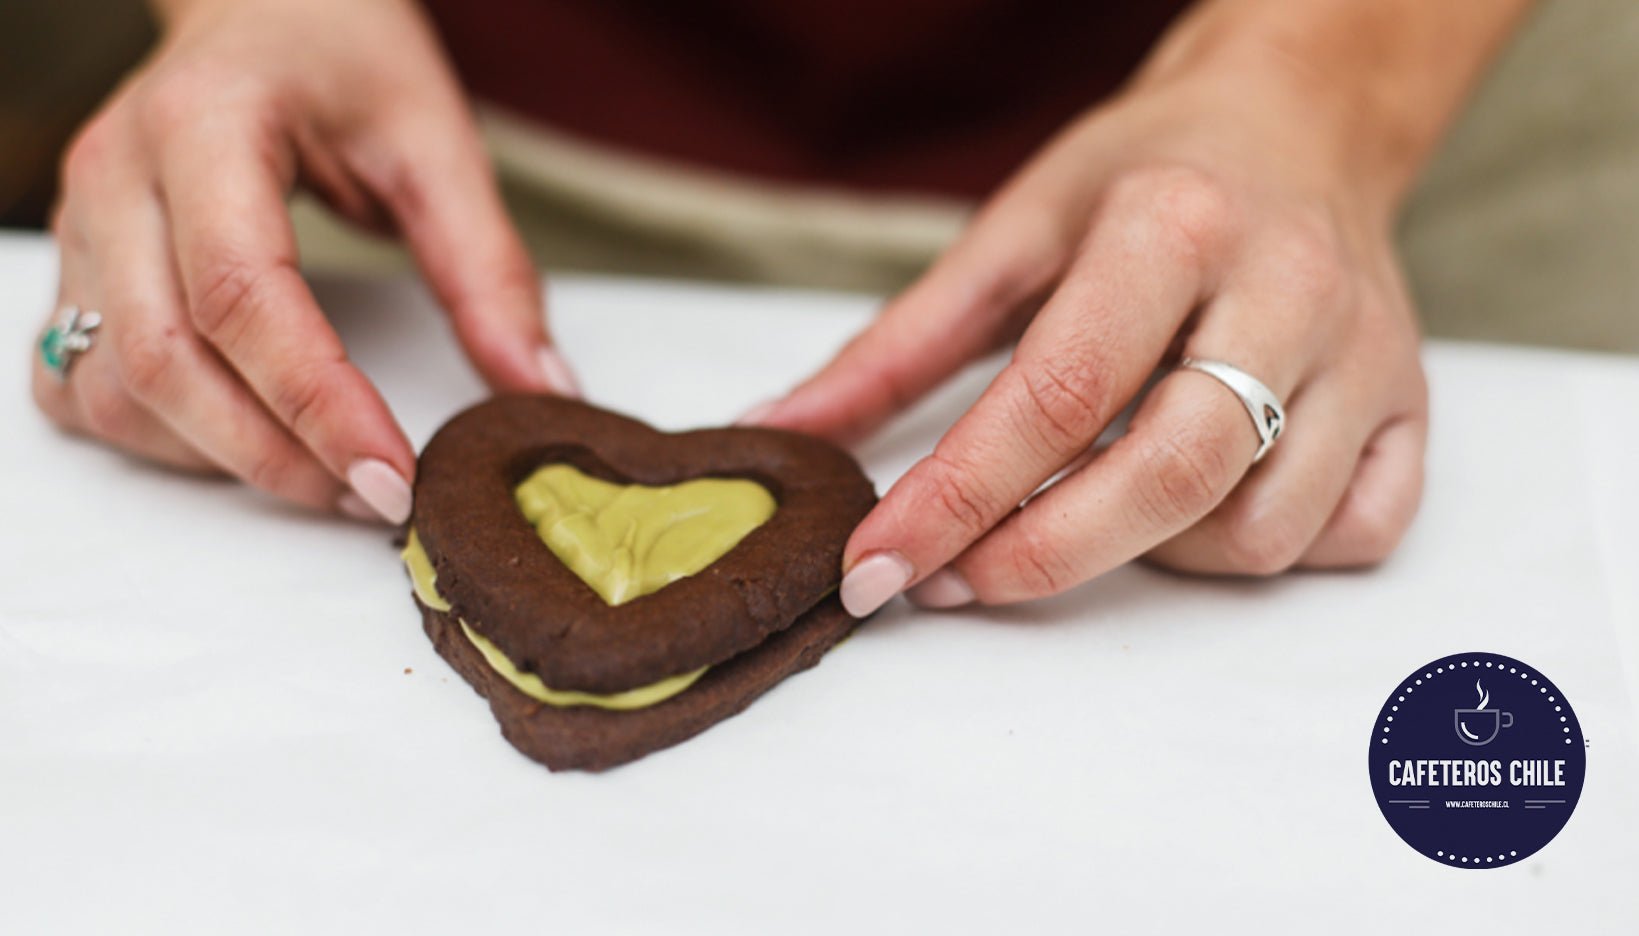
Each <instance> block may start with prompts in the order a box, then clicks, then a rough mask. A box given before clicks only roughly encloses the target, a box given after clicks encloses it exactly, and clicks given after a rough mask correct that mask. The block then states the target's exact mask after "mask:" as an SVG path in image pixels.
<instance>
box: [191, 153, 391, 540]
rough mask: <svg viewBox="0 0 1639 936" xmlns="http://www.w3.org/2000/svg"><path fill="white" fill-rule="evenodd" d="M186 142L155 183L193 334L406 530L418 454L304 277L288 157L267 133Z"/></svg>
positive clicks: (328, 465) (334, 470)
mask: <svg viewBox="0 0 1639 936" xmlns="http://www.w3.org/2000/svg"><path fill="white" fill-rule="evenodd" d="M190 130H191V132H187V133H186V138H185V139H182V140H177V141H174V142H173V144H172V145H170V146H167V147H165V148H164V152H163V154H162V155H161V157H160V161H161V171H160V175H161V185H162V188H163V189H164V197H165V202H166V206H167V210H168V212H169V215H170V220H171V229H172V239H173V244H174V246H175V249H176V260H177V265H178V269H179V272H180V278H181V281H182V284H183V291H184V294H185V297H186V301H187V306H188V312H189V316H190V317H191V319H192V320H193V323H194V326H195V328H197V329H198V331H199V333H200V334H201V335H202V336H204V338H205V339H206V340H207V341H209V342H210V343H211V344H212V345H213V346H214V347H215V348H216V349H217V350H218V351H219V352H220V353H221V354H222V356H223V357H224V358H225V359H226V360H227V361H228V363H229V365H230V366H232V367H233V369H234V370H236V371H237V372H238V373H239V374H240V376H241V377H243V379H244V380H245V382H246V383H247V384H248V385H249V386H250V387H251V389H252V390H253V391H254V392H255V393H256V395H257V396H258V397H259V398H260V399H261V400H262V402H263V403H264V404H265V405H266V406H267V408H268V409H269V410H270V411H271V412H272V413H273V414H274V416H275V417H276V418H277V419H278V420H279V421H280V422H282V423H283V424H284V425H285V426H287V427H288V428H289V429H290V431H291V433H292V434H293V435H294V436H295V437H296V438H297V439H299V440H300V441H301V442H302V443H303V444H304V445H305V446H307V448H308V449H309V450H311V451H312V452H313V454H314V455H315V456H316V457H317V458H318V459H319V461H320V462H321V463H322V464H323V465H324V466H325V467H326V468H327V469H329V470H330V471H331V472H332V473H333V474H335V476H336V477H338V478H342V479H345V480H346V481H347V483H348V484H349V485H351V486H352V488H353V489H354V491H355V492H356V493H357V494H358V495H359V496H360V497H361V498H363V499H364V500H365V501H366V502H367V503H369V504H370V506H371V507H373V508H375V509H376V510H377V511H378V512H379V513H381V514H382V516H384V517H386V518H387V519H388V520H389V521H391V522H403V520H405V519H407V518H408V516H409V511H410V486H409V479H410V478H411V477H413V475H414V471H415V454H414V451H413V450H412V449H411V447H410V443H409V441H408V440H407V439H406V438H405V437H404V433H403V431H402V430H401V429H400V428H399V427H398V424H397V423H396V421H395V420H394V419H393V416H392V413H391V412H390V411H389V410H388V408H387V403H386V401H384V400H383V399H382V398H381V395H380V393H378V392H377V391H376V389H375V387H374V386H373V385H372V384H371V383H370V381H369V379H368V378H366V377H365V376H364V374H363V373H362V372H360V371H359V370H358V368H357V367H355V366H354V365H353V364H352V362H351V361H350V360H348V357H347V352H346V349H345V348H343V347H342V343H341V339H340V338H339V337H338V336H337V335H336V332H335V330H334V329H333V328H332V327H331V326H330V322H329V321H328V320H327V319H326V318H325V316H324V313H323V312H322V311H320V309H319V306H318V303H317V301H316V300H315V299H314V298H313V294H312V292H311V291H309V289H308V288H307V284H306V283H305V282H304V281H303V279H302V277H301V274H300V272H299V271H298V269H297V265H296V242H295V235H294V233H293V231H292V230H291V226H290V219H289V216H288V214H287V213H286V209H285V204H284V194H285V188H286V187H287V185H288V179H289V178H290V171H291V166H290V156H289V153H288V150H286V149H285V148H284V147H283V146H282V145H280V144H279V143H278V142H277V141H276V139H274V138H273V136H272V134H271V133H270V132H268V131H266V130H259V129H250V128H246V127H211V126H210V125H209V124H205V125H200V126H196V127H193V128H190Z"/></svg>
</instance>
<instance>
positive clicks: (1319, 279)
mask: <svg viewBox="0 0 1639 936" xmlns="http://www.w3.org/2000/svg"><path fill="white" fill-rule="evenodd" d="M1271 254H1272V257H1271V259H1272V261H1273V262H1274V263H1276V264H1277V265H1278V269H1279V270H1280V272H1281V276H1282V278H1283V280H1284V281H1285V282H1286V284H1287V288H1289V289H1290V290H1291V291H1292V292H1293V294H1294V295H1296V296H1297V297H1298V298H1301V299H1304V300H1307V301H1309V302H1310V303H1311V304H1314V305H1321V306H1332V305H1336V304H1338V303H1339V301H1340V300H1341V298H1342V296H1343V295H1344V292H1345V289H1346V287H1347V284H1348V277H1347V274H1346V271H1345V266H1344V262H1343V248H1342V245H1341V244H1340V243H1339V242H1338V238H1337V235H1336V233H1335V232H1334V231H1333V230H1332V228H1331V227H1330V226H1329V225H1327V224H1325V223H1324V222H1321V221H1318V220H1307V221H1300V222H1296V223H1294V224H1293V225H1291V226H1290V227H1289V228H1288V229H1287V230H1286V231H1285V232H1283V233H1282V234H1281V235H1279V237H1278V238H1277V239H1276V240H1275V243H1274V246H1273V248H1272V250H1271Z"/></svg>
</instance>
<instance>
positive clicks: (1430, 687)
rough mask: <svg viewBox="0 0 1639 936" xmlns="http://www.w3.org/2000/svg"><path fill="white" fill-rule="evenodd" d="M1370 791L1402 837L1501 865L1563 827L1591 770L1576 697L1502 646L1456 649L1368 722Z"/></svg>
mask: <svg viewBox="0 0 1639 936" xmlns="http://www.w3.org/2000/svg"><path fill="white" fill-rule="evenodd" d="M1368 759H1369V761H1370V763H1371V778H1372V792H1373V793H1374V794H1376V796H1377V805H1378V808H1380V809H1382V810H1383V817H1384V818H1385V819H1387V820H1388V821H1389V825H1390V826H1392V827H1393V828H1394V831H1395V832H1397V833H1399V835H1400V837H1401V838H1402V839H1405V841H1406V844H1407V845H1410V846H1411V847H1412V848H1415V849H1417V850H1418V851H1419V852H1422V853H1423V854H1424V855H1427V856H1428V857H1430V858H1432V859H1434V860H1435V861H1438V862H1440V863H1441V864H1446V865H1451V866H1452V867H1455V868H1496V867H1500V866H1502V865H1510V864H1513V863H1514V862H1517V861H1519V860H1520V859H1522V858H1525V857H1527V856H1528V855H1531V854H1532V853H1534V852H1536V851H1537V849H1539V848H1541V847H1543V846H1544V845H1547V844H1548V843H1549V842H1550V841H1552V840H1553V837H1554V836H1555V835H1558V834H1559V830H1560V829H1562V828H1564V827H1565V822H1566V820H1568V819H1570V818H1571V811H1572V810H1573V809H1575V808H1576V801H1577V799H1578V798H1579V797H1580V796H1581V795H1582V777H1583V774H1584V773H1585V771H1586V767H1587V752H1586V751H1585V750H1584V747H1583V740H1582V729H1581V727H1580V726H1579V725H1578V724H1577V722H1576V714H1575V713H1574V712H1572V711H1571V703H1570V701H1569V700H1567V699H1566V698H1565V694H1564V693H1562V692H1560V690H1559V689H1558V687H1556V686H1555V685H1554V684H1553V683H1552V682H1550V681H1549V680H1548V677H1546V676H1544V675H1542V674H1541V673H1539V672H1537V671H1536V670H1535V669H1533V668H1531V667H1529V666H1526V665H1525V664H1524V663H1521V662H1520V661H1518V660H1514V659H1510V658H1508V657H1505V656H1499V655H1497V654H1495V653H1459V654H1456V655H1453V656H1449V657H1446V658H1445V659H1441V660H1435V661H1434V662H1432V663H1430V664H1428V665H1427V666H1424V667H1423V668H1421V669H1419V670H1417V671H1416V672H1414V673H1412V674H1411V675H1410V676H1407V677H1406V678H1405V679H1403V680H1401V682H1400V685H1399V686H1398V687H1396V689H1395V690H1394V692H1392V693H1390V695H1389V699H1388V701H1387V702H1384V703H1383V711H1381V712H1379V713H1378V715H1377V723H1376V725H1375V726H1374V727H1373V728H1372V740H1371V756H1370V757H1369V758H1368Z"/></svg>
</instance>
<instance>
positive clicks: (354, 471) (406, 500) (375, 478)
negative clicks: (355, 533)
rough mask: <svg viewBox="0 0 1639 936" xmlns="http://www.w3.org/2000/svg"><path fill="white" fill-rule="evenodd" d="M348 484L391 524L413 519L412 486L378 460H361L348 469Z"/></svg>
mask: <svg viewBox="0 0 1639 936" xmlns="http://www.w3.org/2000/svg"><path fill="white" fill-rule="evenodd" d="M347 483H348V484H349V485H351V486H352V488H353V492H354V493H356V494H358V496H359V498H360V499H361V500H363V501H364V502H365V503H366V504H368V505H370V509H372V510H374V511H375V512H376V513H377V514H378V515H379V516H381V518H382V519H384V520H386V521H387V522H388V523H403V522H404V521H406V520H408V519H410V485H409V482H407V481H405V480H404V479H403V478H402V477H401V476H400V475H399V473H398V472H396V471H394V470H393V467H392V466H391V465H389V464H387V463H386V462H384V461H382V460H381V459H379V458H361V459H359V460H358V461H356V462H354V463H353V466H352V467H351V468H348V469H347Z"/></svg>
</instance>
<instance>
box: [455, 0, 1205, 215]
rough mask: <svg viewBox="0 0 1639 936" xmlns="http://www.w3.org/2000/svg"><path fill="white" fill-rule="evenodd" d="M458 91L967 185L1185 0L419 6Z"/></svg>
mask: <svg viewBox="0 0 1639 936" xmlns="http://www.w3.org/2000/svg"><path fill="white" fill-rule="evenodd" d="M424 2H425V5H426V6H427V8H428V9H429V10H430V11H431V13H432V16H433V18H434V20H435V21H436V22H437V24H438V27H439V30H440V32H441V33H442V35H443V38H444V41H445V43H446V45H447V47H448V49H449V51H450V54H451V56H452V57H453V58H454V60H455V65H456V68H457V70H458V71H459V72H460V74H461V76H462V78H463V80H464V81H465V82H466V84H467V87H468V88H469V89H470V90H471V91H473V92H474V93H475V94H476V95H478V96H479V97H481V98H484V99H486V100H489V101H492V102H494V103H496V104H499V105H501V106H503V107H506V108H508V109H510V110H512V111H515V112H518V113H521V114H523V115H525V116H528V117H533V118H536V119H538V120H540V121H543V122H545V123H548V124H551V125H553V126H556V127H559V128H562V129H565V130H568V131H571V132H574V133H578V134H581V135H583V136H588V137H592V138H594V139H597V140H601V141H604V142H608V143H613V144H617V145H621V146H625V147H629V148H633V149H636V150H640V151H644V152H649V153H654V154H657V155H662V156H666V157H670V158H673V159H677V160H682V161H685V162H692V163H698V164H705V165H709V166H714V167H718V168H723V169H728V170H732V171H736V172H740V173H746V174H750V175H754V176H761V177H765V178H770V179H781V180H793V181H802V182H822V183H830V184H835V185H843V186H851V187H859V188H866V189H875V190H885V189H893V190H910V191H923V192H935V193H946V194H953V195H961V196H980V195H983V194H985V193H987V192H989V191H990V190H991V189H993V188H995V186H996V185H997V184H998V183H1000V182H1001V181H1002V180H1003V179H1004V178H1005V177H1006V176H1007V175H1008V174H1009V173H1011V172H1012V171H1013V170H1014V169H1015V168H1017V167H1018V166H1019V165H1020V164H1021V163H1022V162H1023V161H1024V160H1025V159H1026V158H1027V157H1028V156H1029V155H1030V154H1031V153H1032V152H1033V151H1034V150H1035V149H1036V148H1037V147H1038V146H1040V145H1041V144H1042V143H1043V142H1044V141H1045V140H1046V139H1047V138H1048V137H1049V136H1050V135H1051V134H1052V133H1053V132H1054V131H1056V130H1057V129H1059V128H1060V127H1061V126H1063V125H1064V124H1065V123H1067V122H1068V121H1069V120H1070V119H1071V118H1073V117H1074V116H1075V115H1076V114H1077V113H1079V112H1081V111H1082V110H1085V109H1086V108H1087V107H1089V106H1090V105H1092V104H1094V103H1096V102H1097V101H1098V100H1099V99H1101V98H1103V97H1105V96H1106V95H1108V94H1109V93H1110V92H1111V91H1113V90H1114V89H1115V88H1116V86H1117V85H1119V84H1120V82H1121V81H1122V80H1123V79H1124V78H1125V77H1126V76H1127V74H1128V73H1129V72H1130V71H1131V70H1132V69H1133V67H1134V66H1135V65H1136V64H1137V63H1138V62H1139V60H1140V59H1141V58H1142V56H1143V55H1144V53H1145V52H1146V51H1147V50H1148V48H1149V47H1150V45H1151V44H1152V43H1153V42H1154V40H1155V38H1156V37H1157V36H1158V35H1159V33H1160V32H1161V30H1162V29H1163V28H1164V27H1165V25H1166V24H1167V23H1168V22H1169V21H1170V20H1171V19H1172V18H1173V17H1174V16H1175V15H1176V14H1177V13H1178V11H1179V10H1180V9H1182V8H1183V7H1184V6H1186V5H1187V0H1150V2H1132V3H1126V4H1114V3H1100V2H1096V0H1081V2H1074V0H1071V2H1059V0H881V2H877V3H871V4H864V3H850V2H847V0H691V2H685V0H424Z"/></svg>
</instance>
